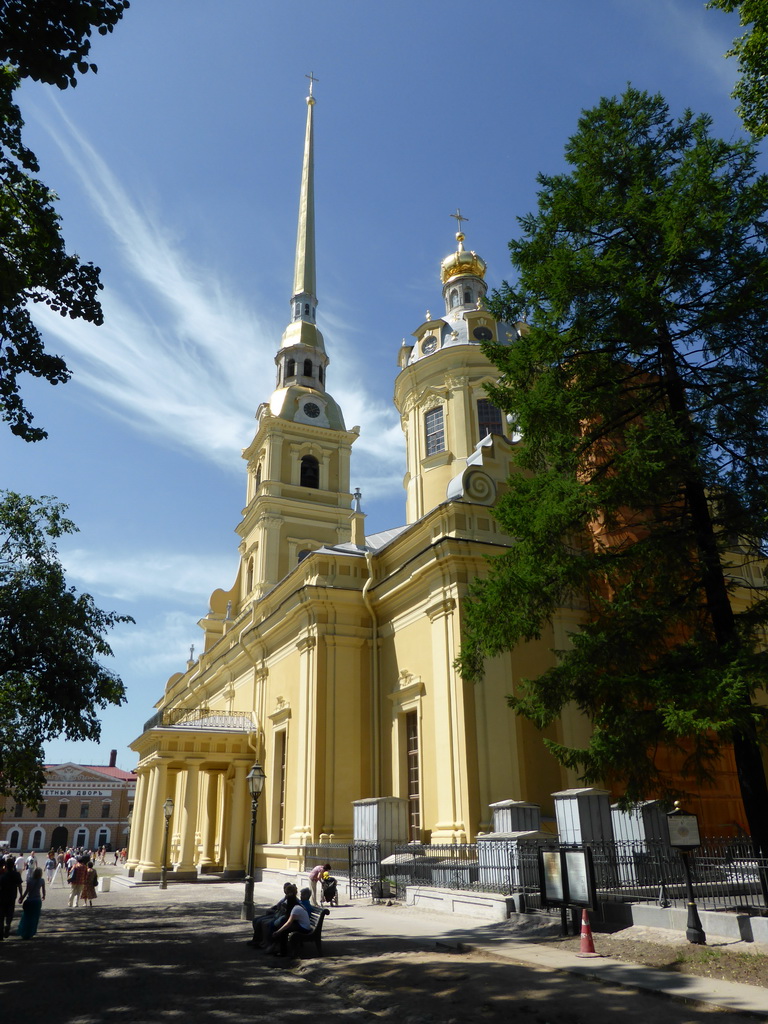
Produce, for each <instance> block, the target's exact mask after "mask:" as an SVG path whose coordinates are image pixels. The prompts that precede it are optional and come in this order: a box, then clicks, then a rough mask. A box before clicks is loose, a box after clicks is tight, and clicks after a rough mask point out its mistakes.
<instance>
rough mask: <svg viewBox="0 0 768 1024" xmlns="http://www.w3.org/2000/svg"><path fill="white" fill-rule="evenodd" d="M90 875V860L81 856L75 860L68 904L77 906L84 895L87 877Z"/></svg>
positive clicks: (70, 875) (70, 880)
mask: <svg viewBox="0 0 768 1024" xmlns="http://www.w3.org/2000/svg"><path fill="white" fill-rule="evenodd" d="M87 876H88V862H87V861H86V860H85V859H84V858H82V857H80V858H78V859H77V860H76V861H75V862H74V867H73V868H72V870H71V872H70V874H69V885H70V893H69V901H68V903H67V906H70V907H76V906H78V904H79V902H80V897H81V896H82V895H83V888H84V886H85V882H86V878H87Z"/></svg>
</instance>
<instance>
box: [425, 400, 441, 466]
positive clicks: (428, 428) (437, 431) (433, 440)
mask: <svg viewBox="0 0 768 1024" xmlns="http://www.w3.org/2000/svg"><path fill="white" fill-rule="evenodd" d="M424 434H425V437H426V439H427V455H434V454H435V452H443V451H445V429H444V427H443V410H442V407H441V406H438V407H437V408H436V409H430V410H429V412H426V413H424Z"/></svg>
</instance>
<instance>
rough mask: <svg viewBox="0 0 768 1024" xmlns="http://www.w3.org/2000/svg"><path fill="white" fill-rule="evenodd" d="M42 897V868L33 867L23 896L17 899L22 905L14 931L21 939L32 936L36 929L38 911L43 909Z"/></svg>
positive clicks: (43, 891)
mask: <svg viewBox="0 0 768 1024" xmlns="http://www.w3.org/2000/svg"><path fill="white" fill-rule="evenodd" d="M44 899H45V879H44V878H43V869H42V868H35V873H34V875H33V876H32V881H31V882H27V888H26V890H25V891H24V894H23V896H21V897H20V899H19V903H21V906H22V912H21V920H20V921H19V927H18V928H17V929H16V933H17V934H18V935H20V936H21V937H22V939H31V938H34V935H35V932H36V931H37V925H38V923H39V921H40V912H41V910H42V909H43V900H44Z"/></svg>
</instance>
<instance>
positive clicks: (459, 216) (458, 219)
mask: <svg viewBox="0 0 768 1024" xmlns="http://www.w3.org/2000/svg"><path fill="white" fill-rule="evenodd" d="M451 216H452V217H454V218H455V219H456V223H457V224H458V225H459V231H461V222H462V221H463V220H466V221H469V217H464V216H462V213H461V210H460V209H459V208H458V206H457V207H456V213H452V214H451Z"/></svg>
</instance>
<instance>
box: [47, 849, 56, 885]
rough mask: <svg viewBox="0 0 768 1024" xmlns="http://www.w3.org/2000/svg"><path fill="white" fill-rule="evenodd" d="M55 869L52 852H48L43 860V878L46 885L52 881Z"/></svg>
mask: <svg viewBox="0 0 768 1024" xmlns="http://www.w3.org/2000/svg"><path fill="white" fill-rule="evenodd" d="M55 871H56V858H55V857H54V856H53V854H52V853H49V854H48V860H47V861H46V862H45V880H46V882H47V883H48V885H50V884H51V882H52V881H53V875H54V873H55Z"/></svg>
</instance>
